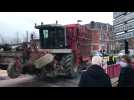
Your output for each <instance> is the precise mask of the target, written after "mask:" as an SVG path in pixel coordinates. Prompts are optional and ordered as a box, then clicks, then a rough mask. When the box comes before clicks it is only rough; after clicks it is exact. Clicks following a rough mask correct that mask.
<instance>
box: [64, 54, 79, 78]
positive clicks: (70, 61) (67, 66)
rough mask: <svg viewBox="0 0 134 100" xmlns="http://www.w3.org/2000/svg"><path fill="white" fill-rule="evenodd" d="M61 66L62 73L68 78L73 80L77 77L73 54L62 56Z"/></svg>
mask: <svg viewBox="0 0 134 100" xmlns="http://www.w3.org/2000/svg"><path fill="white" fill-rule="evenodd" d="M61 65H62V66H63V68H64V71H65V73H66V75H67V77H69V78H75V77H76V76H77V69H76V67H75V64H74V56H73V54H68V55H65V56H63V58H62V60H61Z"/></svg>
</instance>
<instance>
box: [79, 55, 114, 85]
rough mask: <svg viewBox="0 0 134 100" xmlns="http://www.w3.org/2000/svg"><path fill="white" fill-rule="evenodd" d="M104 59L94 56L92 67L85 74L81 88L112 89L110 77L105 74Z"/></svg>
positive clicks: (83, 74) (81, 81)
mask: <svg viewBox="0 0 134 100" xmlns="http://www.w3.org/2000/svg"><path fill="white" fill-rule="evenodd" d="M101 65H102V57H100V56H94V57H93V58H92V65H91V66H89V68H88V69H87V71H85V72H83V73H82V75H81V79H80V82H79V86H80V87H112V85H111V81H110V78H109V76H108V75H107V74H106V73H105V72H104V70H103V68H102V67H101Z"/></svg>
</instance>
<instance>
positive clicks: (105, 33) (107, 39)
mask: <svg viewBox="0 0 134 100" xmlns="http://www.w3.org/2000/svg"><path fill="white" fill-rule="evenodd" d="M86 26H87V27H88V28H91V29H94V30H96V31H97V32H98V34H94V37H93V38H92V39H93V40H95V41H96V40H97V39H99V42H98V45H99V50H105V51H107V52H110V50H111V49H112V42H111V41H112V33H113V27H112V25H110V24H107V23H100V22H94V21H92V22H91V23H90V24H86Z"/></svg>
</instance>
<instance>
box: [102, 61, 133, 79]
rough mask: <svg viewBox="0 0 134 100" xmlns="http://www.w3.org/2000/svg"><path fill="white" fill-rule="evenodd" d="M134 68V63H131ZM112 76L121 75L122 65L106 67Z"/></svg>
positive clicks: (106, 70)
mask: <svg viewBox="0 0 134 100" xmlns="http://www.w3.org/2000/svg"><path fill="white" fill-rule="evenodd" d="M131 65H132V67H133V68H134V63H132V64H131ZM104 70H105V72H106V73H107V74H108V75H109V77H110V78H115V77H118V76H119V75H120V70H121V66H120V65H119V64H113V65H108V66H106V67H105V68H104Z"/></svg>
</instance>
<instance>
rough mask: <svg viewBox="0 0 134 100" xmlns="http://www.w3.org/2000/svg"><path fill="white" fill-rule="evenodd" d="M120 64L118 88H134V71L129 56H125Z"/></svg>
mask: <svg viewBox="0 0 134 100" xmlns="http://www.w3.org/2000/svg"><path fill="white" fill-rule="evenodd" d="M119 64H120V66H121V72H120V75H119V80H118V87H134V69H133V68H132V66H131V59H130V58H129V57H128V56H127V55H124V56H122V58H121V61H120V63H119Z"/></svg>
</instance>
